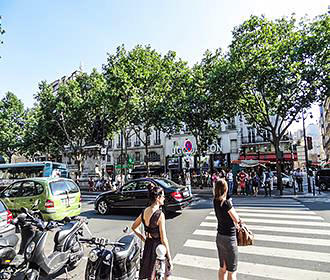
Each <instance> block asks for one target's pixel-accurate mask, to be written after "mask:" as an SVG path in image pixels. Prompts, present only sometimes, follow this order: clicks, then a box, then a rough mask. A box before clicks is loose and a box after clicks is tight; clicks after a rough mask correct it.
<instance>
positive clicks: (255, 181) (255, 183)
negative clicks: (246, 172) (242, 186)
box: [251, 172, 260, 197]
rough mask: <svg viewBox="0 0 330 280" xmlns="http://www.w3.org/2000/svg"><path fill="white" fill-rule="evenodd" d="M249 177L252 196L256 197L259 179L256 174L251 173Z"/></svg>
mask: <svg viewBox="0 0 330 280" xmlns="http://www.w3.org/2000/svg"><path fill="white" fill-rule="evenodd" d="M251 177H252V189H253V196H254V197H256V196H257V194H258V191H259V186H260V178H259V176H258V174H257V173H256V172H252V175H251Z"/></svg>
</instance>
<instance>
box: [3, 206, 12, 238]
mask: <svg viewBox="0 0 330 280" xmlns="http://www.w3.org/2000/svg"><path fill="white" fill-rule="evenodd" d="M12 219H13V214H12V213H11V212H10V210H9V209H8V208H7V206H6V204H5V203H4V202H3V201H1V200H0V238H1V237H5V236H8V235H11V234H15V226H14V225H12V224H10V222H11V221H12Z"/></svg>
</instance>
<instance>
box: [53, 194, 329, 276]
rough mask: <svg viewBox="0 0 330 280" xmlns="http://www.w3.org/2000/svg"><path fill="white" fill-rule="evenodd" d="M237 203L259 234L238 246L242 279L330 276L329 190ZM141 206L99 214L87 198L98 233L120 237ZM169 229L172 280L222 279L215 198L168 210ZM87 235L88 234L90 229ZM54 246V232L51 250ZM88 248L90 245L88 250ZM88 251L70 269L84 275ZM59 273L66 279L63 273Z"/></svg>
mask: <svg viewBox="0 0 330 280" xmlns="http://www.w3.org/2000/svg"><path fill="white" fill-rule="evenodd" d="M234 205H235V208H236V209H237V211H238V213H239V214H240V215H241V218H242V219H243V220H245V221H246V223H247V224H248V225H249V227H250V228H251V230H252V231H253V233H254V234H255V237H256V243H255V245H254V246H248V247H240V248H239V267H238V272H239V279H247V280H252V279H253V280H266V279H290V280H291V279H292V280H295V279H299V280H304V279H306V280H314V279H315V280H316V279H330V266H329V264H330V238H329V237H330V192H328V193H327V195H326V196H324V197H322V198H300V199H299V198H295V199H291V198H285V199H279V198H264V197H263V196H260V197H257V198H253V197H242V198H234ZM137 215H139V212H132V211H125V212H122V211H117V212H115V213H113V214H111V215H106V216H100V215H98V214H96V212H95V211H94V209H93V205H92V204H90V202H84V203H83V211H82V216H85V217H88V218H89V228H90V229H91V231H92V233H93V235H94V236H98V237H107V238H110V239H112V240H116V239H118V238H119V237H120V236H121V235H122V234H123V232H122V230H123V229H124V228H125V227H126V226H130V225H131V224H132V222H133V221H134V219H135V218H136V217H137ZM166 229H167V234H168V239H169V242H170V248H171V254H172V257H173V258H174V271H173V277H172V279H173V280H189V279H193V280H209V279H217V278H216V275H217V269H218V266H219V265H218V258H217V252H216V249H215V242H214V240H215V234H216V220H215V216H214V213H213V207H212V199H211V198H210V197H207V196H204V197H199V198H198V199H196V200H195V201H194V202H193V203H192V205H191V206H190V207H189V208H187V209H185V210H183V211H182V212H178V213H177V214H175V215H171V216H168V217H167V219H166ZM86 236H88V234H87V233H86ZM51 249H52V234H50V236H49V240H48V246H47V251H46V252H48V253H50V252H51ZM89 250H90V249H89V248H85V252H86V256H87V253H88V252H89ZM86 259H87V257H85V258H84V259H83V261H82V262H81V263H80V265H79V266H78V267H77V268H76V269H75V270H73V271H71V272H70V275H71V277H72V278H71V279H84V268H85V264H86ZM56 279H66V278H65V275H61V276H59V277H57V278H56Z"/></svg>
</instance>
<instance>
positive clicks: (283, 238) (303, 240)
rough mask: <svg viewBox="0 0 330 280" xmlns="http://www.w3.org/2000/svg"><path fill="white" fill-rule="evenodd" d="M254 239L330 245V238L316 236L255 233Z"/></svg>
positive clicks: (209, 232)
mask: <svg viewBox="0 0 330 280" xmlns="http://www.w3.org/2000/svg"><path fill="white" fill-rule="evenodd" d="M193 234H194V235H205V236H213V237H215V236H216V235H217V231H216V230H204V229H197V230H195V231H194V232H193ZM254 239H255V240H259V241H270V242H282V243H294V244H304V245H316V246H330V240H328V239H315V238H305V237H292V236H282V235H267V234H254ZM329 250H330V248H329Z"/></svg>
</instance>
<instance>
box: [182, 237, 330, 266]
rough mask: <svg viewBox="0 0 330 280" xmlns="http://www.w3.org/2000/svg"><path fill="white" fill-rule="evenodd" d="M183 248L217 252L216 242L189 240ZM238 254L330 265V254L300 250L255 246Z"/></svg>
mask: <svg viewBox="0 0 330 280" xmlns="http://www.w3.org/2000/svg"><path fill="white" fill-rule="evenodd" d="M183 246H185V247H192V248H198V249H209V250H217V246H216V243H215V241H202V240H192V239H188V240H187V241H186V242H185V244H184V245H183ZM238 252H239V253H244V254H253V255H260V256H267V257H278V258H283V257H284V258H288V259H297V260H306V261H311V260H317V261H318V262H326V263H330V254H327V253H318V252H312V251H300V250H291V249H281V248H272V247H261V246H253V247H250V246H239V247H238Z"/></svg>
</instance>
